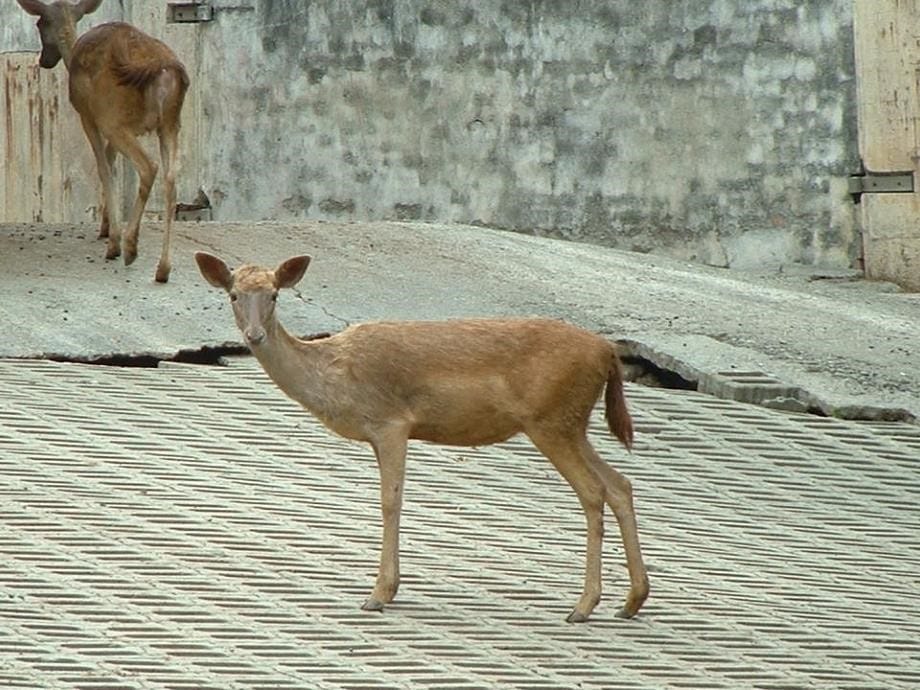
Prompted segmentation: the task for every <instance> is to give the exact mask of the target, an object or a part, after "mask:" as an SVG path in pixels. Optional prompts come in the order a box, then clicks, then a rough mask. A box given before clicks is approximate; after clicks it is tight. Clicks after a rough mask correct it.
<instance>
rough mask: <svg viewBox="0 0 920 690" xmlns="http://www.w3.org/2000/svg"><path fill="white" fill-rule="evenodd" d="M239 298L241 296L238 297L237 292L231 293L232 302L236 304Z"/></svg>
mask: <svg viewBox="0 0 920 690" xmlns="http://www.w3.org/2000/svg"><path fill="white" fill-rule="evenodd" d="M238 297H239V295H237V294H236V293H235V292H231V293H230V301H231V302H236V300H237V298H238Z"/></svg>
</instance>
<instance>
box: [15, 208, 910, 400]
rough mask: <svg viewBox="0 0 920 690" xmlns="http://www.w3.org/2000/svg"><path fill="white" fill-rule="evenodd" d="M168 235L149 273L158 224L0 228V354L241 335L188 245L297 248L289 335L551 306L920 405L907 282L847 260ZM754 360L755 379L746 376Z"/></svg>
mask: <svg viewBox="0 0 920 690" xmlns="http://www.w3.org/2000/svg"><path fill="white" fill-rule="evenodd" d="M177 235H178V236H177V238H176V242H175V246H174V250H173V253H174V260H173V264H174V268H173V277H172V280H171V282H170V283H169V284H168V285H166V286H162V285H157V284H154V283H153V271H154V266H155V264H156V258H157V256H158V249H159V243H160V236H159V234H158V232H157V228H156V227H153V228H150V227H145V228H144V230H143V234H142V237H141V249H140V258H139V259H138V260H137V262H136V263H135V264H134V265H133V266H130V267H127V268H125V267H124V266H123V265H121V264H120V263H116V262H105V261H103V260H102V254H103V245H102V243H101V242H99V241H96V240H95V239H93V238H94V236H95V229H94V228H90V227H88V226H52V225H19V226H9V225H7V226H0V271H2V275H3V276H4V278H3V280H2V282H0V290H2V293H0V294H2V309H3V310H4V312H5V314H6V317H7V318H6V322H7V323H8V324H22V325H21V326H17V327H9V326H8V327H7V328H4V329H0V357H28V356H36V355H41V354H45V355H48V354H51V355H64V356H67V357H73V356H77V357H84V358H93V357H99V356H105V355H111V354H130V353H152V354H156V355H160V356H169V355H171V354H175V353H176V352H177V351H180V350H195V349H198V348H200V347H201V346H203V345H218V344H223V343H225V342H239V337H238V334H237V331H236V327H235V325H234V323H233V319H232V318H231V316H230V312H229V309H228V307H227V305H226V303H225V300H224V298H223V297H222V296H221V295H220V294H218V292H217V291H216V290H214V289H212V288H210V287H209V286H207V285H206V284H205V283H204V281H203V280H202V279H201V278H200V277H199V275H198V271H197V268H196V266H195V264H194V262H193V261H192V253H193V252H194V251H196V250H200V249H204V250H211V251H214V252H216V253H218V254H220V255H222V256H223V257H225V258H226V259H227V260H228V261H229V262H231V263H233V264H236V263H240V262H244V261H245V262H255V263H264V264H272V265H274V264H275V263H276V262H278V261H280V260H282V259H284V258H287V257H288V256H290V255H292V254H301V253H306V254H310V255H312V256H313V258H314V261H313V263H312V265H311V267H310V269H309V271H308V273H307V277H306V278H305V279H304V282H303V283H302V284H301V288H300V290H299V292H298V294H297V295H293V294H292V295H291V296H290V297H288V298H287V299H286V300H284V301H283V302H282V313H283V315H284V318H285V320H286V321H287V322H288V323H289V324H291V327H292V329H293V330H294V331H295V332H300V333H302V334H307V333H312V332H317V331H323V330H338V329H340V328H342V327H343V326H344V325H346V324H348V323H354V322H358V321H363V320H368V319H384V318H386V319H401V318H412V319H439V318H447V317H458V316H476V315H537V314H538V315H546V316H553V317H559V318H563V319H566V320H569V321H572V322H574V323H577V324H580V325H582V326H584V327H586V328H589V329H592V330H597V331H600V332H603V333H605V334H608V335H609V337H611V338H615V339H626V340H629V341H631V342H632V343H633V344H634V345H633V350H634V351H635V352H637V353H639V354H641V355H642V356H644V357H645V358H646V359H650V360H652V361H654V362H656V363H658V364H659V365H660V366H664V367H665V368H667V369H669V370H673V371H677V372H679V373H681V374H683V375H684V376H685V377H686V378H689V379H693V380H696V381H700V382H701V384H702V386H703V387H704V389H707V390H714V391H716V392H721V393H723V394H725V395H728V396H730V397H731V396H732V395H735V396H736V397H741V398H744V396H745V393H743V392H742V393H738V392H737V391H736V390H735V389H736V388H737V386H738V383H739V380H740V382H741V383H742V384H744V383H745V382H747V383H748V384H751V382H753V384H756V383H758V382H759V383H760V384H761V386H764V387H765V388H766V393H765V394H763V395H758V394H757V392H756V391H754V393H753V395H754V397H766V398H767V399H772V400H774V401H775V403H776V404H777V405H784V404H785V405H786V406H787V407H790V408H792V409H799V408H800V407H805V408H813V409H818V410H821V411H823V412H825V413H830V414H834V415H836V416H844V417H857V418H860V417H870V418H871V417H876V418H878V417H882V418H907V417H909V415H914V416H916V415H918V414H920V375H918V373H917V366H916V364H917V362H918V343H920V294H918V293H913V294H908V293H902V292H897V291H894V289H893V287H892V286H890V285H888V284H884V283H881V284H879V283H871V282H867V281H861V280H856V279H854V277H853V276H852V275H849V274H846V273H843V274H842V273H840V272H830V273H821V272H815V271H809V270H806V271H799V272H794V273H789V272H787V273H781V274H777V273H773V274H769V275H755V274H748V273H739V272H732V271H727V270H724V269H712V268H706V267H703V266H700V265H697V264H689V263H682V262H675V261H671V260H667V259H664V258H660V257H654V256H649V255H638V254H633V253H628V252H622V251H617V250H613V249H606V248H601V247H596V246H592V245H585V244H576V243H570V242H562V241H558V240H551V239H546V238H538V237H530V236H524V235H519V234H514V233H508V232H501V231H492V230H487V229H483V228H473V227H464V226H438V225H421V224H406V223H349V224H340V223H317V222H313V223H303V224H298V225H291V224H280V223H258V224H217V223H207V224H181V223H180V224H179V225H178V232H177ZM753 373H758V374H761V375H763V377H762V378H752V377H750V376H747V377H745V376H744V375H746V374H753ZM738 374H740V375H741V377H740V379H739V378H738V376H737V375H738ZM747 387H748V388H749V389H750V388H752V387H754V388H756V385H748V386H747ZM748 393H750V390H749V391H748Z"/></svg>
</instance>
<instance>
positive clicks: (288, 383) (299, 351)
mask: <svg viewBox="0 0 920 690" xmlns="http://www.w3.org/2000/svg"><path fill="white" fill-rule="evenodd" d="M251 350H252V353H253V355H255V357H256V359H257V360H258V361H259V364H261V365H262V368H263V369H264V370H265V373H266V374H268V376H269V378H271V380H272V381H274V382H275V385H277V386H278V387H279V388H280V389H281V390H282V391H283V392H284V393H285V394H286V395H287V396H288V397H290V398H292V399H294V400H296V401H297V402H299V403H300V404H301V405H303V406H304V407H306V408H307V409H308V410H310V411H311V412H313V413H314V414H315V415H317V416H320V417H322V416H323V415H324V414H325V412H326V407H327V406H328V400H329V396H328V395H327V394H326V390H327V386H328V384H329V381H328V375H327V374H326V372H327V371H328V365H329V363H330V362H331V360H332V357H333V353H332V352H331V351H330V348H329V347H327V346H326V345H325V343H324V342H323V341H322V340H319V341H303V340H300V339H299V338H295V337H294V336H293V335H291V334H290V333H288V331H287V330H286V329H285V328H284V326H282V325H281V323H280V322H278V321H277V320H273V321H272V322H271V323H270V324H267V326H266V329H265V340H264V341H263V342H262V343H261V344H259V345H258V346H255V347H252V348H251Z"/></svg>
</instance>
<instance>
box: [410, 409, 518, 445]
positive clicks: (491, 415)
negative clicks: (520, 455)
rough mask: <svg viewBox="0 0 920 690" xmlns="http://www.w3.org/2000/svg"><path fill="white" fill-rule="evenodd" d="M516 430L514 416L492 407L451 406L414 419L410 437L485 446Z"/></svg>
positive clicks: (451, 443)
mask: <svg viewBox="0 0 920 690" xmlns="http://www.w3.org/2000/svg"><path fill="white" fill-rule="evenodd" d="M520 431H521V424H520V421H519V420H518V418H517V417H516V416H515V415H511V414H508V413H506V412H502V411H499V410H497V409H494V408H479V409H470V408H466V409H463V408H459V409H458V408H454V409H451V410H440V411H439V412H438V413H436V414H433V415H424V417H423V418H421V419H419V418H416V421H415V424H413V425H412V430H411V432H410V438H414V439H418V440H420V441H429V442H431V443H441V444H445V445H451V446H487V445H490V444H492V443H499V442H500V441H504V440H506V439H509V438H511V437H512V436H514V435H515V434H517V433H518V432H520Z"/></svg>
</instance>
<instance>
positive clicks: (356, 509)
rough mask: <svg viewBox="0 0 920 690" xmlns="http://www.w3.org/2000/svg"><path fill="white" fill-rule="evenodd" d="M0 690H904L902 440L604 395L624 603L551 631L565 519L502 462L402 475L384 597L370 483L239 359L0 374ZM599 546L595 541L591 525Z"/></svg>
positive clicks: (33, 365)
mask: <svg viewBox="0 0 920 690" xmlns="http://www.w3.org/2000/svg"><path fill="white" fill-rule="evenodd" d="M0 385H2V387H3V389H4V390H5V391H6V395H5V396H4V398H3V401H2V404H0V459H2V460H0V687H16V688H79V689H84V688H85V689H86V690H89V689H91V688H92V689H95V690H98V689H100V688H105V689H106V690H114V689H115V688H118V689H129V688H131V689H133V688H195V689H196V690H204V689H210V688H213V689H214V690H226V689H228V688H354V689H358V688H361V689H364V688H469V689H480V688H483V689H484V688H495V687H507V688H528V689H529V688H605V689H618V688H664V687H669V688H765V689H766V688H769V689H773V690H780V689H783V690H785V689H787V688H852V689H854V690H855V689H857V688H858V689H859V690H868V689H874V688H877V689H878V690H883V689H884V690H890V689H891V688H905V689H907V688H915V687H918V684H920V590H918V587H917V584H918V583H917V573H918V572H920V513H918V511H917V509H916V506H917V501H918V499H920V486H918V483H917V481H916V470H917V458H918V456H920V428H918V427H916V426H912V425H907V424H893V423H857V422H846V421H841V420H833V419H826V418H819V417H813V416H799V415H790V414H788V413H785V412H778V411H772V410H768V409H764V408H761V407H754V406H749V405H744V404H741V403H737V402H732V401H722V400H718V399H716V398H712V397H710V396H706V395H702V394H698V393H682V392H674V391H664V390H656V389H648V388H643V387H640V386H637V385H630V386H628V390H627V395H628V398H629V400H630V402H631V406H632V410H633V413H634V415H635V419H636V422H637V438H638V444H637V447H636V449H635V452H634V453H633V454H631V455H629V454H626V453H625V452H623V451H622V450H621V449H619V448H618V447H617V446H616V444H615V442H614V441H613V440H612V439H611V438H610V437H609V435H608V434H607V433H606V431H605V429H604V428H603V423H602V417H601V415H600V414H598V415H597V417H596V419H595V421H594V423H593V424H592V430H591V433H592V437H593V440H594V442H595V443H596V444H597V446H598V449H599V450H600V452H601V453H602V454H603V455H604V457H606V458H607V459H608V460H609V461H611V462H613V463H614V464H616V465H617V466H618V467H620V468H621V469H622V470H623V471H624V472H626V473H627V474H628V475H629V476H630V477H631V478H632V480H633V482H634V484H635V487H636V491H637V497H638V511H639V520H640V530H641V533H642V538H643V542H644V543H643V546H644V550H645V554H646V558H647V561H648V564H649V568H650V576H651V578H652V597H651V599H650V600H649V602H648V604H647V605H646V608H645V609H643V611H642V613H641V614H640V616H639V617H638V618H637V619H634V620H632V621H623V620H619V619H617V618H615V617H614V613H615V612H616V610H617V608H618V605H619V602H620V598H621V597H622V596H623V595H624V593H625V587H626V583H627V577H626V572H625V568H624V567H623V565H622V553H621V549H620V548H619V545H618V543H617V539H616V536H615V534H616V528H615V526H613V525H610V528H609V530H608V539H607V544H606V549H605V569H604V581H605V588H606V591H605V599H604V601H602V603H601V605H600V607H599V608H598V610H597V611H596V613H595V616H594V618H593V619H592V621H591V622H590V623H588V624H585V625H581V626H578V625H570V624H566V623H565V622H564V620H563V619H564V616H565V615H566V614H567V613H568V611H569V608H570V607H571V605H572V604H573V603H574V601H575V599H576V598H577V594H578V592H579V587H580V583H581V577H582V552H583V538H584V537H583V534H584V527H583V519H582V517H581V513H580V510H579V508H578V504H577V501H576V499H575V496H574V494H573V493H572V492H571V490H570V489H569V488H568V487H567V486H565V485H564V484H563V482H562V480H561V479H560V478H559V477H558V476H557V475H556V474H555V473H554V472H553V470H552V469H551V468H550V467H549V465H548V463H546V462H545V461H544V460H542V459H541V458H540V457H539V456H538V455H537V453H536V451H534V450H533V449H532V448H531V447H530V446H529V445H528V444H526V443H525V442H523V441H512V442H508V443H505V444H502V445H500V446H495V447H491V448H486V449H477V450H471V449H443V448H437V447H433V446H428V445H423V444H417V445H414V446H413V447H412V448H411V450H410V460H409V472H408V482H407V489H406V511H405V517H404V531H403V535H404V540H403V541H404V543H403V571H404V581H403V585H402V588H401V591H400V594H399V597H398V600H397V603H395V604H393V605H392V606H391V607H389V608H388V610H387V611H385V612H384V613H383V614H376V613H368V612H363V611H361V610H360V609H359V605H360V603H361V602H362V601H363V598H364V596H366V594H367V593H368V592H369V590H370V587H371V585H372V581H373V576H374V574H375V571H376V559H377V547H378V539H379V516H378V508H377V477H376V467H375V464H374V461H373V459H372V457H371V455H370V453H369V452H368V451H367V450H366V449H365V448H364V447H362V446H359V445H355V444H350V443H347V442H344V441H340V440H337V439H334V438H332V437H330V436H329V435H328V434H327V433H326V432H325V431H324V430H323V429H321V428H320V427H319V425H318V424H317V423H316V422H315V421H314V420H312V419H311V418H310V417H308V416H307V415H306V414H304V413H303V412H301V410H300V409H299V408H298V407H297V406H296V405H295V404H294V403H292V402H290V401H288V400H287V399H285V398H283V397H282V396H281V395H280V394H279V393H278V392H277V391H275V390H274V389H273V387H272V386H271V385H270V384H269V383H268V382H267V381H266V380H265V379H264V376H263V374H262V372H261V371H260V370H259V369H258V368H257V366H256V365H255V364H254V363H253V362H252V361H251V360H249V359H248V358H247V359H243V360H239V361H234V362H233V363H231V365H230V366H228V367H204V366H194V365H170V364H165V365H161V366H160V367H159V368H156V369H128V370H126V369H118V368H112V367H94V366H89V365H80V364H62V363H50V362H2V363H0ZM611 522H612V518H610V517H609V516H608V523H611Z"/></svg>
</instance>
